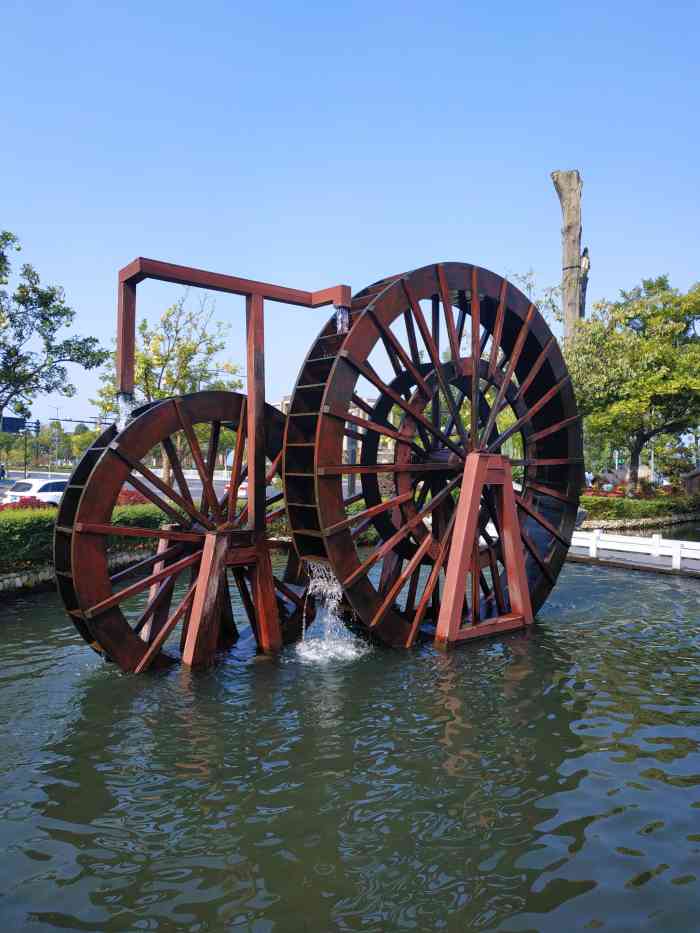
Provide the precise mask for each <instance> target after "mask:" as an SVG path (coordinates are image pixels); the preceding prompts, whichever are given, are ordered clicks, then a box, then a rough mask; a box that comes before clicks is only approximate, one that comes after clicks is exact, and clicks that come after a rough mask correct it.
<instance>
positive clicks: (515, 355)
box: [481, 305, 537, 439]
mask: <svg viewBox="0 0 700 933" xmlns="http://www.w3.org/2000/svg"><path fill="white" fill-rule="evenodd" d="M536 310H537V308H536V307H535V305H530V308H529V310H528V312H527V314H526V316H525V321H524V322H523V326H522V327H521V328H520V331H519V332H518V336H517V338H516V341H515V346H514V347H513V352H512V353H511V355H510V360H509V361H508V368H507V370H506V373H505V375H504V377H503V382H502V383H501V385H500V388H499V390H498V394H497V395H496V399H495V401H494V403H493V407H492V408H491V412H490V414H489V420H488V421H487V422H486V427H485V428H484V432H483V434H482V435H481V437H482V439H483V438H487V437H488V436H489V434H490V433H491V429H492V428H493V426H494V423H495V421H496V415H497V413H498V412H499V410H500V407H501V402H502V401H503V398H504V396H505V394H506V390H507V389H508V386H509V385H510V380H511V379H512V377H513V373H514V372H515V367H516V366H517V365H518V360H519V359H520V354H521V353H522V350H523V347H524V346H525V340H526V338H527V335H528V334H529V332H530V324H531V323H532V319H533V317H534V315H535V311H536Z"/></svg>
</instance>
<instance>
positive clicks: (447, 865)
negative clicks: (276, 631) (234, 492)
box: [0, 565, 700, 933]
mask: <svg viewBox="0 0 700 933" xmlns="http://www.w3.org/2000/svg"><path fill="white" fill-rule="evenodd" d="M1 624H2V628H1V629H0V729H1V730H2V731H1V734H2V738H3V741H2V754H1V755H0V814H1V820H0V844H1V846H2V852H3V860H2V871H1V872H0V920H1V921H2V924H1V928H2V929H3V930H8V931H15V930H29V931H56V930H80V931H100V933H102V931H106V933H112V931H134V930H157V931H167V933H170V931H173V930H193V931H221V930H236V931H251V933H268V931H275V933H278V931H283V933H288V931H292V933H295V931H313V933H317V931H323V933H325V931H377V933H389V931H394V930H417V931H432V930H447V931H472V930H500V931H516V930H517V931H525V930H529V931H532V930H537V931H544V933H550V931H551V933H562V931H567V933H568V931H573V930H590V929H602V930H603V931H609V930H615V931H633V930H655V931H663V933H672V931H683V933H687V931H695V930H698V929H700V920H699V919H698V904H700V753H699V742H700V663H699V662H700V584H699V583H698V581H693V580H683V579H681V578H676V577H661V576H654V575H645V574H639V573H634V574H629V575H627V574H625V573H624V572H623V571H610V570H603V569H600V568H595V567H587V566H583V565H568V566H566V567H565V569H564V571H563V573H562V576H561V578H560V583H559V585H558V587H557V589H556V590H555V591H554V594H553V596H552V598H551V599H550V601H549V602H548V603H547V605H546V606H545V608H544V609H543V611H542V612H541V614H540V620H539V624H538V625H537V627H536V629H535V630H534V631H533V632H531V633H530V634H529V635H515V636H511V637H509V638H506V639H503V640H499V641H490V642H484V643H480V644H474V645H471V646H469V647H467V648H466V649H464V650H459V651H455V652H453V653H451V654H449V655H443V654H440V653H433V651H432V650H431V649H429V648H423V649H421V650H420V651H416V652H413V653H403V652H399V651H396V652H393V651H387V650H382V649H380V648H371V649H370V650H364V651H363V652H361V653H359V654H358V655H357V656H356V657H354V658H343V657H339V658H329V659H323V660H322V661H319V662H318V663H315V662H314V661H313V659H311V658H309V657H306V656H304V653H303V651H302V652H301V653H300V652H299V651H298V649H297V648H296V647H294V646H292V647H290V648H288V649H286V650H285V652H284V653H283V655H282V656H281V657H280V658H279V659H273V660H267V659H256V658H255V655H254V652H253V650H252V646H251V643H250V641H249V640H248V639H245V638H244V639H242V640H241V643H239V646H238V647H237V649H236V650H235V651H234V652H232V653H231V654H230V656H229V657H228V658H227V659H226V660H225V661H224V662H223V663H222V664H221V665H220V666H219V667H218V668H217V669H215V670H213V671H211V672H209V673H206V674H202V675H198V676H190V675H188V674H187V673H185V672H184V671H182V670H179V669H176V670H172V671H170V672H167V673H165V674H162V675H154V676H146V677H128V676H123V675H120V674H119V673H118V672H117V671H116V670H115V669H114V668H113V667H111V666H109V665H104V664H102V663H101V662H100V660H99V659H98V658H97V656H95V655H93V654H92V653H91V652H90V651H89V649H87V648H86V647H85V646H84V645H83V643H82V642H81V641H80V639H79V637H78V636H77V634H75V633H74V631H73V630H72V628H71V627H70V626H69V625H67V623H66V622H65V620H64V617H63V615H62V612H61V610H60V608H59V605H58V601H57V599H56V598H55V597H54V596H53V595H52V594H39V595H33V596H27V597H24V598H22V599H20V600H16V601H14V602H12V603H7V602H5V603H4V604H3V612H2V617H1ZM315 625H316V624H315ZM315 625H314V627H312V628H311V629H310V630H309V633H308V634H309V638H310V639H311V638H312V637H316V636H315V634H314V628H315ZM316 634H318V633H316ZM363 647H364V646H363Z"/></svg>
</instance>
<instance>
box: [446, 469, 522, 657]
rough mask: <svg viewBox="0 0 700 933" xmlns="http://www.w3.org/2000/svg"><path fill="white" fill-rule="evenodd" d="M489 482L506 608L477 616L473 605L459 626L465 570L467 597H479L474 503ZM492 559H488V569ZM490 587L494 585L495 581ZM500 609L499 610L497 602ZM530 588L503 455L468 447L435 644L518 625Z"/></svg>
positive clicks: (476, 525)
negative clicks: (469, 619)
mask: <svg viewBox="0 0 700 933" xmlns="http://www.w3.org/2000/svg"><path fill="white" fill-rule="evenodd" d="M486 484H488V485H490V486H492V487H494V490H495V493H496V501H497V511H498V513H499V519H500V521H499V525H500V530H501V540H502V546H503V561H504V566H505V570H506V579H507V581H508V595H509V598H510V612H509V613H504V614H502V615H500V616H496V617H495V618H489V619H484V620H481V619H480V618H479V611H478V608H476V609H475V606H474V605H472V624H471V625H468V626H464V627H463V626H462V617H463V609H464V601H465V596H466V591H467V574H468V573H471V574H472V583H473V586H472V600H473V601H474V600H478V599H479V587H478V579H479V573H480V568H481V560H480V558H479V551H478V541H479V505H480V502H481V494H482V490H483V489H484V486H485V485H486ZM494 565H495V562H493V561H492V563H491V566H492V571H493V567H494ZM494 590H495V586H494ZM499 611H501V609H500V607H499ZM532 619H533V617H532V606H531V604H530V591H529V589H528V585H527V577H526V574H525V560H524V556H523V549H522V545H521V542H520V525H519V523H518V515H517V511H516V506H515V493H514V490H513V479H512V474H511V470H510V467H509V464H508V461H507V460H504V459H503V458H502V457H500V456H498V455H493V454H484V453H479V452H476V451H474V452H472V453H470V454H469V455H468V456H467V459H466V462H465V464H464V476H463V479H462V488H461V491H460V497H459V502H458V504H457V509H456V512H455V523H454V533H453V536H452V547H451V550H450V556H449V559H448V563H447V573H446V575H445V587H444V591H443V596H442V603H441V605H440V613H439V616H438V621H437V628H436V630H435V645H436V647H439V648H449V647H450V646H451V645H453V644H455V643H457V642H458V641H463V640H464V639H468V638H478V637H481V636H482V635H489V634H492V633H494V632H500V631H508V630H511V629H514V628H521V627H523V626H525V625H529V624H530V623H531V622H532Z"/></svg>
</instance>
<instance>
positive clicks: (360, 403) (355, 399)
mask: <svg viewBox="0 0 700 933" xmlns="http://www.w3.org/2000/svg"><path fill="white" fill-rule="evenodd" d="M352 403H353V405H354V406H355V407H356V408H359V409H360V411H363V412H364V413H365V414H366V415H369V417H370V418H373V417H374V409H373V408H372V407H371V406H370V405H368V404H367V402H366V401H365V400H364V399H363V398H360V396H359V395H357V394H356V393H354V392H353V395H352ZM347 420H350V419H349V418H348V419H347Z"/></svg>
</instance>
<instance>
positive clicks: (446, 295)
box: [433, 264, 460, 366]
mask: <svg viewBox="0 0 700 933" xmlns="http://www.w3.org/2000/svg"><path fill="white" fill-rule="evenodd" d="M435 271H436V273H437V280H438V289H439V292H440V300H441V301H442V312H443V314H444V316H445V324H446V325H447V339H448V341H449V344H450V354H451V356H452V362H453V363H454V364H455V366H457V365H458V363H459V359H460V352H459V340H458V339H457V329H456V327H455V318H454V312H453V310H452V301H451V300H450V292H449V289H448V287H447V279H446V278H445V270H444V269H443V267H442V266H441V265H439V264H438V265H437V266H436V267H435ZM433 339H435V335H434V334H433Z"/></svg>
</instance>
